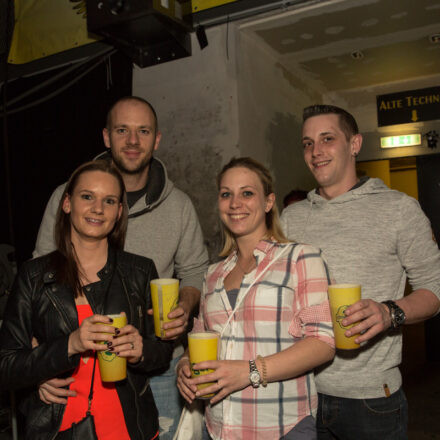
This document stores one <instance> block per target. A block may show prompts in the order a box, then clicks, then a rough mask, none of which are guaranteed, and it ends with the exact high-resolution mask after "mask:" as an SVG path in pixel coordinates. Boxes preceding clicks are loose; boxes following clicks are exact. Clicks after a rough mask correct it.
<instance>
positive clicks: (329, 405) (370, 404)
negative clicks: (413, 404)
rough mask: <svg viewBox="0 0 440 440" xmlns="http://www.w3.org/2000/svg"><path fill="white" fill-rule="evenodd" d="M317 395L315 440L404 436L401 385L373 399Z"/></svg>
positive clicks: (402, 438) (404, 438)
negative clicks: (394, 390)
mask: <svg viewBox="0 0 440 440" xmlns="http://www.w3.org/2000/svg"><path fill="white" fill-rule="evenodd" d="M318 397H319V405H318V414H317V418H316V426H317V430H318V440H335V439H336V440H375V439H380V440H407V439H408V435H407V426H408V403H407V401H406V397H405V394H404V392H403V390H402V388H400V389H399V390H398V391H396V392H395V393H393V394H391V396H390V397H379V398H377V399H345V398H342V397H334V396H328V395H326V394H318Z"/></svg>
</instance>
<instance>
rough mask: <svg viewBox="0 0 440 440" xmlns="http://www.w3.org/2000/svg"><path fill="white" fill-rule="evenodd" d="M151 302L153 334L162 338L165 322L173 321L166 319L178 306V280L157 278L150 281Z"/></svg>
mask: <svg viewBox="0 0 440 440" xmlns="http://www.w3.org/2000/svg"><path fill="white" fill-rule="evenodd" d="M150 288H151V301H152V303H153V317H154V333H155V334H156V336H157V337H159V338H163V337H164V336H165V330H164V329H163V328H162V327H163V324H164V323H165V322H170V321H173V320H172V319H169V318H168V313H170V312H172V311H173V310H174V309H175V308H177V305H178V304H179V280H176V279H175V278H157V279H155V280H151V282H150Z"/></svg>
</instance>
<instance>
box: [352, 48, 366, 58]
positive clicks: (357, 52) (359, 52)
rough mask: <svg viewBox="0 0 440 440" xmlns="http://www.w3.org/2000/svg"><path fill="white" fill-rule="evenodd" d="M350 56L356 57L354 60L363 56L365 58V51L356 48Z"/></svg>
mask: <svg viewBox="0 0 440 440" xmlns="http://www.w3.org/2000/svg"><path fill="white" fill-rule="evenodd" d="M350 56H351V57H352V58H353V59H354V60H361V59H362V58H364V54H363V52H361V51H360V50H354V51H353V52H352V53H351V54H350Z"/></svg>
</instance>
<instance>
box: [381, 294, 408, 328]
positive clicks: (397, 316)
mask: <svg viewBox="0 0 440 440" xmlns="http://www.w3.org/2000/svg"><path fill="white" fill-rule="evenodd" d="M382 304H385V305H386V306H387V307H388V309H389V310H390V317H391V328H392V329H393V330H395V329H396V328H399V327H400V326H401V325H402V324H403V323H404V322H405V319H406V315H405V312H404V311H403V310H402V309H401V308H400V307H399V306H398V305H397V304H396V303H395V302H394V301H391V300H388V301H382Z"/></svg>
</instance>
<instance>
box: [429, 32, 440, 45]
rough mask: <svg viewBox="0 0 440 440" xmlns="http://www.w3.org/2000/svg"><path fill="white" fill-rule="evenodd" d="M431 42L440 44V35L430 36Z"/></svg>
mask: <svg viewBox="0 0 440 440" xmlns="http://www.w3.org/2000/svg"><path fill="white" fill-rule="evenodd" d="M429 41H430V42H431V43H437V44H438V43H440V34H432V35H430V36H429Z"/></svg>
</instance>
